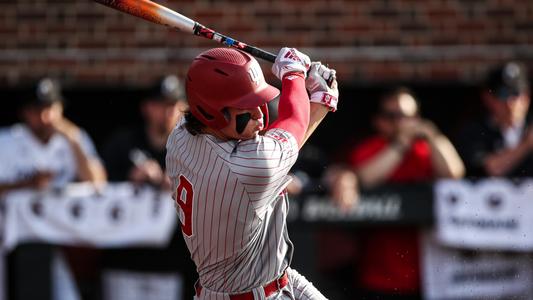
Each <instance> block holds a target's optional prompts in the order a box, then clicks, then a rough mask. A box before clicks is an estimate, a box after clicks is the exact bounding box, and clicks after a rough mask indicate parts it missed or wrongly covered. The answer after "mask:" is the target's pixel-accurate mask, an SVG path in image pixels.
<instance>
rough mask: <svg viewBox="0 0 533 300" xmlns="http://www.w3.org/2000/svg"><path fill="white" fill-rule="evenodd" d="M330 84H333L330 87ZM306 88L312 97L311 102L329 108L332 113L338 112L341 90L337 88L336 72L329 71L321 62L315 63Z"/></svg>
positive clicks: (306, 82)
mask: <svg viewBox="0 0 533 300" xmlns="http://www.w3.org/2000/svg"><path fill="white" fill-rule="evenodd" d="M328 82H331V84H330V85H328ZM305 87H306V89H307V91H308V92H309V94H310V95H311V97H310V99H309V100H310V101H311V102H315V103H320V104H322V105H325V106H327V107H329V109H330V110H331V111H336V110H337V103H338V102H339V90H338V88H337V79H336V71H335V70H333V69H329V68H327V67H326V66H324V65H322V64H321V63H320V62H313V63H312V64H311V68H310V70H309V74H308V78H307V79H306V81H305Z"/></svg>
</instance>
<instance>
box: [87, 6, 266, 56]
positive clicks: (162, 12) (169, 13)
mask: <svg viewBox="0 0 533 300" xmlns="http://www.w3.org/2000/svg"><path fill="white" fill-rule="evenodd" d="M94 1H96V2H98V3H100V4H103V5H105V6H108V7H111V8H114V9H116V10H119V11H122V12H125V13H128V14H130V15H133V16H136V17H139V18H143V19H145V20H147V21H150V22H152V23H156V24H162V25H165V26H168V27H171V28H174V29H178V30H181V31H184V32H188V33H192V34H194V35H197V36H201V37H204V38H208V39H210V40H214V41H217V42H219V43H221V44H224V45H226V46H229V47H234V48H237V49H240V50H242V51H244V52H247V53H249V54H250V55H253V56H255V57H257V58H261V59H264V60H266V61H269V62H272V63H273V62H274V61H275V60H276V55H274V54H272V53H270V52H267V51H265V50H263V49H259V48H257V47H253V46H250V45H247V44H245V43H243V42H240V41H237V40H236V39H233V38H231V37H228V36H225V35H222V34H220V33H218V32H216V31H214V30H212V29H209V28H207V27H205V26H204V25H202V24H200V23H198V22H196V21H194V20H191V19H189V18H187V17H186V16H184V15H182V14H179V13H177V12H175V11H173V10H171V9H169V8H167V7H164V6H162V5H160V4H157V3H155V2H152V1H150V0H94Z"/></svg>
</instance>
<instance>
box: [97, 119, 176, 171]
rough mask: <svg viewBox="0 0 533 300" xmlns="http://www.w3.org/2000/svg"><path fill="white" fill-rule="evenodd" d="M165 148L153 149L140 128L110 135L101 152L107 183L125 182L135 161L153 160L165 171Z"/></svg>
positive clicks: (144, 132) (144, 131) (143, 130)
mask: <svg viewBox="0 0 533 300" xmlns="http://www.w3.org/2000/svg"><path fill="white" fill-rule="evenodd" d="M166 153H167V152H166V148H165V147H163V149H155V148H154V147H152V146H151V145H150V143H149V142H148V136H147V134H146V130H145V129H144V128H142V127H139V128H136V129H130V130H120V131H118V132H116V133H115V134H113V135H112V137H111V138H110V139H109V141H108V142H107V143H106V144H105V146H104V149H103V151H102V158H103V160H104V163H105V166H106V169H107V172H108V177H109V181H127V180H128V174H129V172H130V170H131V169H132V167H133V166H134V161H135V160H139V161H141V160H143V159H155V160H156V161H157V162H159V165H160V166H161V168H162V169H163V170H164V169H165V156H166Z"/></svg>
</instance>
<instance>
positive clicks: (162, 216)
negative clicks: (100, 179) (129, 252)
mask: <svg viewBox="0 0 533 300" xmlns="http://www.w3.org/2000/svg"><path fill="white" fill-rule="evenodd" d="M4 200H5V204H6V206H5V215H6V217H5V226H4V228H3V237H4V240H3V246H4V247H5V249H8V250H9V249H12V248H14V247H15V246H16V245H17V244H19V243H21V242H27V241H43V242H46V243H57V244H62V245H87V246H92V247H118V246H120V247H123V246H128V245H147V246H150V245H151V246H162V245H164V244H166V243H167V242H168V241H169V239H170V235H171V234H172V232H173V230H174V226H175V225H176V211H175V209H174V204H173V202H172V198H171V197H170V193H168V192H160V191H157V190H154V189H151V188H141V189H137V188H135V187H134V186H132V185H130V184H128V183H123V184H109V185H107V186H106V187H105V189H104V190H103V191H100V192H99V193H95V190H94V189H93V188H92V187H89V186H86V185H72V186H70V187H69V188H67V189H65V190H62V191H60V192H53V191H51V192H47V193H36V192H31V191H19V192H14V193H10V194H8V195H6V197H5V199H4Z"/></svg>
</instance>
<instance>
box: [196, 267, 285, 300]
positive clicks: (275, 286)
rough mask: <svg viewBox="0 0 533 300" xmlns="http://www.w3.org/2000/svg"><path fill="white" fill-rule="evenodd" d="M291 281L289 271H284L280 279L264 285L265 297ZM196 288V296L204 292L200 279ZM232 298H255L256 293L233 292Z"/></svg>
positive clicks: (237, 299) (232, 299)
mask: <svg viewBox="0 0 533 300" xmlns="http://www.w3.org/2000/svg"><path fill="white" fill-rule="evenodd" d="M288 283H289V277H288V276H287V272H283V275H281V276H280V277H279V278H278V279H275V280H273V281H272V282H270V283H267V284H266V285H264V286H263V291H264V292H265V298H268V297H269V296H270V295H272V294H274V293H275V292H277V291H279V290H281V289H282V288H284V287H285V286H286V285H287V284H288ZM194 289H195V290H196V296H198V297H199V296H200V294H201V293H202V286H201V285H200V281H198V282H197V283H196V285H195V287H194ZM229 298H230V300H254V293H253V292H251V291H250V292H246V293H242V294H233V295H230V296H229Z"/></svg>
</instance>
